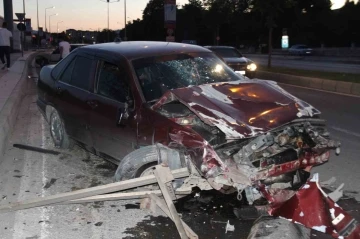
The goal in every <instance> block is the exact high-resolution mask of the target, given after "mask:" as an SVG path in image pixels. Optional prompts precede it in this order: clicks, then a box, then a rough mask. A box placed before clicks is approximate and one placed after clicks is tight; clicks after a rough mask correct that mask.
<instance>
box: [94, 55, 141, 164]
mask: <svg viewBox="0 0 360 239" xmlns="http://www.w3.org/2000/svg"><path fill="white" fill-rule="evenodd" d="M97 72H98V73H97V80H96V81H95V86H94V93H93V94H90V99H89V100H90V101H91V102H93V104H94V105H96V107H95V108H93V109H92V112H91V117H90V120H91V122H90V125H91V133H92V136H93V138H94V147H95V149H96V150H97V151H100V152H101V153H104V154H106V155H109V156H111V157H112V158H115V159H117V160H121V159H122V158H123V157H124V156H125V155H127V154H128V153H130V152H132V151H133V150H134V148H135V147H136V123H135V113H134V110H133V109H132V108H133V102H134V100H133V94H132V92H131V90H130V85H129V81H130V77H129V74H128V72H127V71H126V68H125V67H123V66H121V65H119V64H117V63H115V62H112V61H109V60H103V59H101V60H100V59H99V61H98V70H97Z"/></svg>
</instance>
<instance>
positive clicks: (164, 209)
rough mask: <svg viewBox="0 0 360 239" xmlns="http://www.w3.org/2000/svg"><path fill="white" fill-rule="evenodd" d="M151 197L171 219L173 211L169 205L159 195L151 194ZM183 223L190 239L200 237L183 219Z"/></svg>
mask: <svg viewBox="0 0 360 239" xmlns="http://www.w3.org/2000/svg"><path fill="white" fill-rule="evenodd" d="M149 197H150V199H151V200H152V201H154V202H155V203H156V205H158V207H159V208H160V209H161V210H162V211H163V212H164V213H165V214H166V215H167V216H168V217H169V218H170V219H171V220H173V219H172V217H171V213H170V211H169V209H168V207H167V205H166V204H165V202H164V201H163V200H161V199H160V198H159V197H158V196H156V195H155V194H149ZM181 223H182V224H183V226H184V229H185V232H186V235H187V236H188V237H189V238H190V239H199V237H198V235H197V234H196V233H195V232H194V231H193V230H192V229H191V228H190V227H189V226H188V225H187V224H186V223H185V222H184V221H183V220H181Z"/></svg>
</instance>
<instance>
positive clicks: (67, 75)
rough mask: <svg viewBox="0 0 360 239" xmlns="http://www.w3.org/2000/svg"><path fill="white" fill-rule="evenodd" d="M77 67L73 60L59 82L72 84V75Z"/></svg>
mask: <svg viewBox="0 0 360 239" xmlns="http://www.w3.org/2000/svg"><path fill="white" fill-rule="evenodd" d="M74 66H75V60H73V61H72V62H71V63H70V64H69V65H68V67H66V69H65V70H64V72H63V73H62V74H61V77H60V78H59V81H62V82H65V83H70V81H71V74H72V72H73V69H74Z"/></svg>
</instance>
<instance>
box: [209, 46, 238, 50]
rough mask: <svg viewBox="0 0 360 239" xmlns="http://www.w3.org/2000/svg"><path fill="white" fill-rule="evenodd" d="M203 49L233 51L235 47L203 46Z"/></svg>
mask: <svg viewBox="0 0 360 239" xmlns="http://www.w3.org/2000/svg"><path fill="white" fill-rule="evenodd" d="M204 47H205V48H209V49H234V48H235V47H232V46H204Z"/></svg>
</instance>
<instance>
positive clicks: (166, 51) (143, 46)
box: [79, 41, 211, 60]
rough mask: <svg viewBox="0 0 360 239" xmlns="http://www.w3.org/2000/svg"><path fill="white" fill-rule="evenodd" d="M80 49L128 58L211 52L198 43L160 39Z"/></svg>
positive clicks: (104, 44)
mask: <svg viewBox="0 0 360 239" xmlns="http://www.w3.org/2000/svg"><path fill="white" fill-rule="evenodd" d="M79 50H81V51H88V50H91V51H98V52H108V53H112V54H114V53H115V54H119V55H122V56H124V57H126V58H127V59H128V60H133V59H138V58H144V57H151V56H157V55H170V54H174V53H175V54H176V53H195V52H196V53H199V52H207V53H209V52H211V51H210V50H208V49H206V48H203V47H201V46H197V45H191V44H184V43H175V42H160V41H158V42H156V41H123V42H112V43H101V44H93V45H88V46H84V47H81V48H80V49H79Z"/></svg>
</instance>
